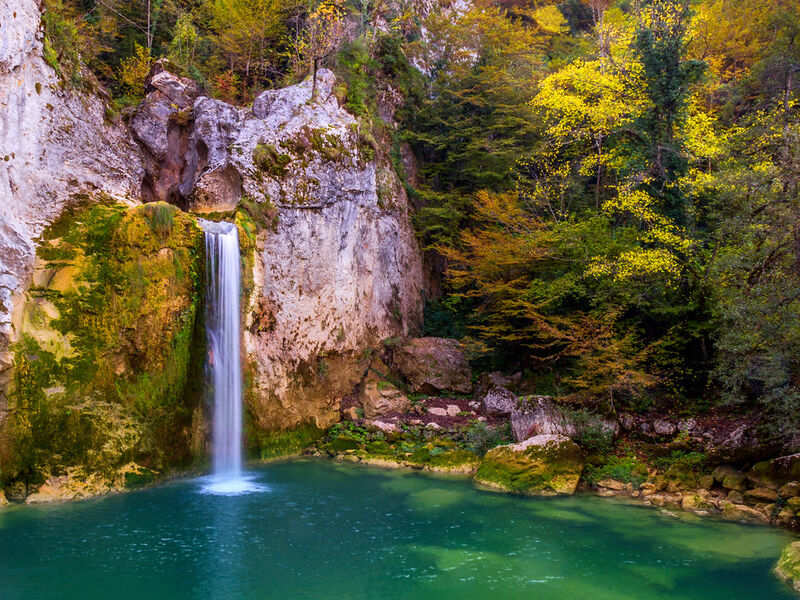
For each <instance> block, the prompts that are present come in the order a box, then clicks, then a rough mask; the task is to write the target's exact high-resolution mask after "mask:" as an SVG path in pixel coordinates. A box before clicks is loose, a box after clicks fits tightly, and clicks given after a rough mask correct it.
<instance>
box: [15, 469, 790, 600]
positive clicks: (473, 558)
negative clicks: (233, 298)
mask: <svg viewBox="0 0 800 600" xmlns="http://www.w3.org/2000/svg"><path fill="white" fill-rule="evenodd" d="M250 476H252V477H253V482H254V483H255V484H257V486H256V489H258V490H260V491H257V492H254V493H249V494H242V495H214V494H209V493H204V487H205V484H204V481H203V480H189V481H177V482H173V483H169V484H166V485H163V486H159V487H156V488H152V489H148V490H142V491H139V492H134V493H130V494H122V495H117V496H111V497H107V498H102V499H97V500H90V501H86V502H79V503H73V504H67V505H58V506H19V507H11V508H9V509H4V510H0V597H2V598H3V599H4V600H11V599H34V598H35V599H37V600H38V599H41V598H65V599H72V598H75V599H77V598H80V599H93V598H104V599H105V598H118V599H126V598H137V599H138V598H147V599H152V600H156V599H162V598H163V599H166V598H169V599H182V598H215V599H216V598H220V599H222V598H224V599H234V600H238V599H287V600H288V599H320V600H321V599H325V600H338V599H341V600H345V599H347V600H359V599H370V600H391V599H419V600H428V599H430V600H446V599H449V598H453V599H465V600H470V599H475V600H484V599H486V600H515V599H525V600H531V599H534V600H535V599H542V600H544V599H546V600H583V599H593V600H623V599H625V600H661V599H670V600H684V599H686V600H689V599H692V600H694V599H696V600H715V599H720V600H723V599H724V600H735V599H742V600H744V599H748V600H749V599H753V598H759V599H764V600H767V599H769V600H781V599H784V598H785V599H787V600H788V599H790V598H793V597H794V596H793V595H792V594H791V593H790V592H789V591H788V589H786V588H784V586H783V585H782V584H781V583H780V582H778V581H777V580H776V579H775V578H774V577H773V576H772V574H771V573H770V571H771V568H772V566H773V564H774V563H775V561H776V560H777V557H778V556H779V554H780V551H781V549H782V547H783V546H784V544H786V543H788V542H789V541H791V540H792V537H791V536H790V535H789V534H787V533H785V532H781V531H778V530H775V529H769V528H765V527H750V526H744V525H737V524H730V523H722V522H717V521H713V520H703V519H700V518H697V517H689V516H682V517H681V518H680V519H674V518H670V517H667V516H664V515H662V514H660V513H659V512H658V511H656V510H653V509H650V508H646V507H642V506H630V505H626V504H623V503H620V502H618V501H614V500H606V499H601V498H595V497H586V496H583V497H572V498H555V499H536V498H519V497H513V496H506V495H502V494H495V493H491V492H483V491H478V490H475V489H473V487H472V485H471V484H470V483H469V482H468V481H462V480H453V479H443V478H434V477H430V476H425V475H422V474H418V473H413V472H406V471H391V470H380V469H371V468H365V467H360V466H355V465H342V464H337V463H332V462H328V461H323V460H298V461H292V462H286V463H280V464H274V465H271V466H268V467H265V468H261V469H258V470H256V471H252V472H251V473H250Z"/></svg>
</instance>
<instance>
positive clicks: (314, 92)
mask: <svg viewBox="0 0 800 600" xmlns="http://www.w3.org/2000/svg"><path fill="white" fill-rule="evenodd" d="M312 64H313V67H312V76H311V77H312V79H311V99H312V100H314V99H315V98H316V97H317V67H318V64H319V59H318V58H314V60H313V61H312Z"/></svg>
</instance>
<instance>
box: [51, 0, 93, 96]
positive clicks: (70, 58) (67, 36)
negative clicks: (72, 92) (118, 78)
mask: <svg viewBox="0 0 800 600" xmlns="http://www.w3.org/2000/svg"><path fill="white" fill-rule="evenodd" d="M42 24H43V25H44V32H45V37H44V60H45V62H47V64H48V65H50V66H51V67H52V68H53V70H54V71H55V72H56V74H57V75H58V76H59V77H60V78H61V79H62V81H66V82H68V83H70V84H71V85H72V86H73V87H76V88H80V87H82V84H83V79H82V77H81V57H80V52H79V50H78V48H79V47H80V36H79V34H78V28H77V27H76V26H75V21H74V19H73V17H72V15H71V14H70V12H69V11H68V10H67V8H65V7H64V5H63V3H62V2H61V0H46V2H45V3H44V13H43V14H42Z"/></svg>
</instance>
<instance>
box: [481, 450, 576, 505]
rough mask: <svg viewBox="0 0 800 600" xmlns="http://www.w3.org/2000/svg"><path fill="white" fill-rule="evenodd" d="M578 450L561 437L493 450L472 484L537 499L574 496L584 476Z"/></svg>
mask: <svg viewBox="0 0 800 600" xmlns="http://www.w3.org/2000/svg"><path fill="white" fill-rule="evenodd" d="M584 466H585V460H584V456H583V453H582V452H581V449H580V448H579V447H578V445H577V444H575V443H574V442H573V441H571V440H570V439H569V438H567V437H564V436H561V435H537V436H534V437H531V438H528V439H526V440H525V441H524V442H520V443H519V444H509V445H506V446H498V447H496V448H492V449H491V450H489V452H487V453H486V456H484V458H483V461H482V462H481V465H480V467H478V472H477V473H476V474H475V481H476V482H477V483H479V484H482V485H485V486H487V487H490V488H492V489H497V490H501V491H507V492H516V493H520V494H530V495H538V496H555V495H562V494H573V493H575V489H576V488H577V487H578V482H579V480H580V478H581V474H582V473H583V468H584Z"/></svg>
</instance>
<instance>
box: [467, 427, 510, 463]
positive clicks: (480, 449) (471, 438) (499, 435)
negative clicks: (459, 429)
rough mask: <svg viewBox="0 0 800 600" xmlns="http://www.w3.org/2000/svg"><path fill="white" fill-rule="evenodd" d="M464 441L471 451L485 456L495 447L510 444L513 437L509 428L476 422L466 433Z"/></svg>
mask: <svg viewBox="0 0 800 600" xmlns="http://www.w3.org/2000/svg"><path fill="white" fill-rule="evenodd" d="M463 439H464V441H465V443H466V446H467V448H468V449H469V450H471V451H472V452H474V453H475V454H477V455H478V456H483V455H484V454H486V452H487V451H488V450H491V449H492V448H494V447H495V446H499V445H501V444H508V443H509V442H510V441H511V435H510V431H508V428H507V427H506V428H505V429H503V428H497V427H490V426H489V425H487V424H486V423H485V422H483V421H476V422H475V423H472V424H471V425H469V427H467V429H466V430H465V431H464V433H463Z"/></svg>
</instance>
